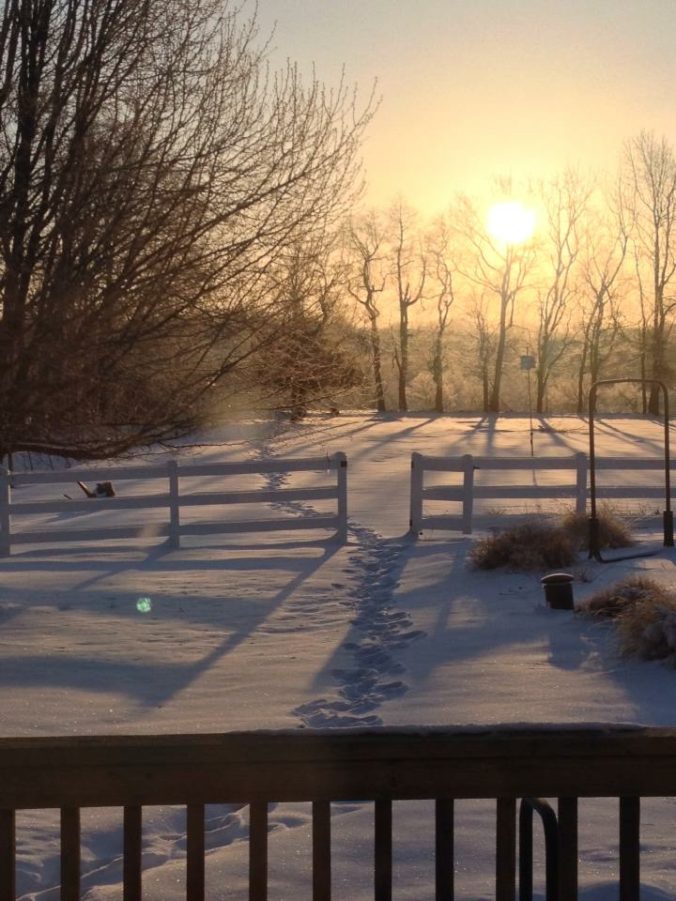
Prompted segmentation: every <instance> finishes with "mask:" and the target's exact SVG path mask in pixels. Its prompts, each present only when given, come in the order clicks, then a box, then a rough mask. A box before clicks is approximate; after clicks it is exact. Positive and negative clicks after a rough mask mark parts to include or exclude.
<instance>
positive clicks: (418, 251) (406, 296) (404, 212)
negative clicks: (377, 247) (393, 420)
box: [390, 199, 427, 412]
mask: <svg viewBox="0 0 676 901" xmlns="http://www.w3.org/2000/svg"><path fill="white" fill-rule="evenodd" d="M390 223H391V234H392V238H391V244H392V270H393V279H394V284H395V292H396V301H397V306H398V309H399V340H398V342H395V345H394V362H395V364H396V367H397V373H398V398H399V403H398V406H399V409H400V410H402V411H404V412H405V411H406V410H408V399H407V394H406V386H407V382H408V377H409V338H410V321H409V317H410V309H411V307H413V306H415V305H416V304H417V303H420V301H421V300H422V298H423V292H424V290H425V280H426V278H427V260H426V257H425V253H424V250H423V246H422V240H421V236H420V234H419V232H418V230H417V227H416V214H415V212H414V210H412V209H411V207H408V206H406V205H405V204H404V202H403V201H402V200H401V199H400V200H398V201H397V202H396V203H395V204H394V205H393V206H392V208H391V209H390Z"/></svg>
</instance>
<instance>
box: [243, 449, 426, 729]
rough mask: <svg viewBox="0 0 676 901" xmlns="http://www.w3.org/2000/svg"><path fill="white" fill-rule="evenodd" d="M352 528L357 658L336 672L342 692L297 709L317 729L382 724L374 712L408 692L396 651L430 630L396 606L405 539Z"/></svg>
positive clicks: (279, 478)
mask: <svg viewBox="0 0 676 901" xmlns="http://www.w3.org/2000/svg"><path fill="white" fill-rule="evenodd" d="M257 456H258V458H259V459H267V460H269V459H272V458H274V456H275V454H274V452H272V449H271V447H270V444H269V443H268V442H267V441H262V442H259V445H258V447H257ZM263 477H264V478H265V481H266V483H267V487H268V488H282V487H284V485H285V484H286V483H287V481H288V476H287V475H286V474H284V473H266V474H265V475H264V476H263ZM272 506H274V507H277V508H278V509H286V510H288V511H289V512H294V513H296V514H300V515H305V516H307V515H312V514H313V513H314V511H313V510H312V508H310V507H308V506H307V505H306V504H303V503H299V502H298V501H290V502H282V503H277V504H273V505H272ZM348 532H349V535H350V537H351V538H353V539H356V541H357V546H356V547H355V548H354V549H353V550H352V552H351V558H350V564H349V566H348V567H347V568H346V570H345V572H346V575H347V576H348V577H349V578H350V581H354V582H355V583H356V584H355V586H354V587H353V588H352V589H351V590H349V591H348V592H347V595H346V598H345V600H343V601H341V602H340V603H341V604H342V605H343V606H345V607H347V608H348V609H349V610H350V611H351V612H352V614H353V616H352V619H351V624H352V626H353V627H354V633H355V634H354V635H353V636H351V637H350V639H349V640H348V641H346V642H345V643H344V645H343V647H344V649H345V650H346V651H348V652H350V654H351V656H352V658H353V663H352V665H350V666H349V667H347V668H344V669H334V670H333V671H332V675H333V677H334V679H335V680H336V684H337V697H333V698H318V699H317V700H316V701H310V702H308V703H306V704H301V705H300V706H299V707H296V708H295V709H294V710H293V711H292V712H293V713H294V714H295V715H296V716H297V717H299V719H300V720H301V722H302V724H303V725H304V726H309V727H310V728H314V729H322V728H324V729H325V728H350V727H354V726H379V725H382V722H383V721H382V719H381V717H380V716H378V714H377V713H376V712H375V711H377V709H378V708H379V707H380V706H381V705H382V704H383V703H384V702H385V701H388V700H390V699H392V698H397V697H400V696H401V695H403V694H405V693H406V692H407V691H408V686H407V684H406V682H405V681H404V679H403V675H404V673H405V669H406V668H405V667H404V665H403V664H402V663H401V662H400V661H399V660H398V659H397V652H399V651H401V650H403V649H404V648H406V647H407V646H408V645H409V644H410V643H411V642H413V641H415V640H416V639H417V638H420V637H421V636H423V635H424V634H425V633H424V632H422V631H419V630H415V629H413V622H412V620H411V618H410V616H409V615H408V613H406V612H405V611H403V610H398V609H396V606H395V603H394V593H395V590H396V588H397V586H398V585H399V579H400V577H401V573H402V570H403V567H404V563H405V559H406V557H405V554H404V551H405V549H406V544H407V541H406V538H399V539H386V538H382V537H381V536H380V535H378V534H377V532H375V531H373V530H372V529H369V528H368V527H366V526H362V525H359V524H356V523H353V522H351V521H350V522H349V525H348ZM333 587H334V588H335V589H336V592H341V593H342V592H343V591H344V590H345V589H346V587H347V586H346V585H344V584H343V583H335V584H334V586H333Z"/></svg>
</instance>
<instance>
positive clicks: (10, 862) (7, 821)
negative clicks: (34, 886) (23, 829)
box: [0, 810, 16, 901]
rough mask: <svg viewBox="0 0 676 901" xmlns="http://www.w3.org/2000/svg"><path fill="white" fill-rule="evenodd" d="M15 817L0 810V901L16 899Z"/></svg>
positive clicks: (12, 812)
mask: <svg viewBox="0 0 676 901" xmlns="http://www.w3.org/2000/svg"><path fill="white" fill-rule="evenodd" d="M15 861H16V815H15V813H14V811H13V810H0V901H14V899H15V897H16V863H15Z"/></svg>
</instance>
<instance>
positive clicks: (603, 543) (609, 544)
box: [562, 505, 634, 550]
mask: <svg viewBox="0 0 676 901" xmlns="http://www.w3.org/2000/svg"><path fill="white" fill-rule="evenodd" d="M596 519H597V521H598V529H599V546H600V547H601V548H618V547H631V545H632V544H634V539H633V537H632V534H631V529H630V528H629V525H628V524H627V523H626V521H625V520H623V519H621V518H620V517H619V516H618V514H617V513H616V512H615V511H614V510H613V509H612V508H610V507H608V506H607V505H602V506H601V507H600V508H599V509H598V510H597V513H596ZM562 526H563V528H564V529H565V530H566V532H568V534H569V535H570V536H571V539H572V540H573V541H574V542H575V546H576V547H577V548H578V550H587V549H588V548H589V517H588V516H586V515H585V514H584V513H575V512H574V511H571V512H570V513H566V514H565V515H564V517H563V522H562Z"/></svg>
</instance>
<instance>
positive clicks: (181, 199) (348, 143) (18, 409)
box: [0, 0, 371, 457]
mask: <svg viewBox="0 0 676 901" xmlns="http://www.w3.org/2000/svg"><path fill="white" fill-rule="evenodd" d="M370 113H371V109H370V107H369V106H368V104H367V109H365V110H364V111H361V112H360V111H358V110H357V109H356V108H355V105H354V97H353V95H352V94H351V93H350V92H349V91H347V90H346V88H345V87H344V86H343V85H339V86H338V88H337V90H336V91H334V92H328V91H326V90H325V89H324V88H323V87H322V85H321V84H320V83H318V82H317V81H311V82H310V83H309V84H303V82H302V80H301V78H300V76H299V73H298V71H297V70H296V69H295V68H294V67H293V66H291V65H289V66H288V67H287V68H286V70H284V71H282V72H280V73H279V74H277V75H273V74H267V68H266V59H265V47H264V45H263V47H262V48H261V45H260V42H259V39H258V36H257V33H256V26H255V22H253V21H243V20H242V18H241V14H240V12H239V10H238V9H236V8H235V7H231V6H230V5H229V4H228V2H227V0H226V2H225V3H222V2H221V0H162V2H161V3H160V0H6V2H5V4H4V6H3V11H2V14H1V19H0V296H1V299H2V316H1V319H0V411H1V412H0V453H6V452H8V451H11V450H12V449H15V450H16V449H20V448H26V449H40V450H51V451H57V452H61V453H66V454H70V455H75V456H80V457H87V456H89V457H95V456H101V455H107V454H110V453H114V452H118V451H120V450H122V449H125V448H126V447H129V446H131V445H133V444H135V443H138V442H139V441H149V440H152V439H157V438H166V437H167V436H170V435H174V434H177V433H180V432H182V431H185V430H187V429H189V428H191V427H192V426H193V424H194V422H195V418H196V416H198V415H199V413H200V411H201V410H203V408H204V406H205V402H208V398H209V388H210V386H213V385H214V384H215V383H216V382H217V381H218V380H219V379H221V378H222V377H223V376H224V374H225V373H228V372H230V371H231V370H232V368H233V367H234V366H236V365H237V364H238V362H239V361H240V360H242V359H243V358H246V357H247V356H248V355H249V354H250V353H251V352H252V350H253V348H254V347H255V344H256V340H257V339H256V335H257V330H258V329H259V327H260V322H261V316H260V315H259V313H260V309H258V310H256V309H252V307H256V306H258V307H259V308H260V306H262V305H263V304H264V303H265V302H266V299H265V296H264V294H263V293H262V291H261V288H262V286H263V285H264V279H262V278H261V273H262V272H264V271H265V269H266V267H268V266H269V265H271V264H272V262H274V260H275V258H276V257H277V256H278V255H279V253H280V250H281V249H283V248H284V247H285V246H287V245H288V244H289V243H290V242H293V241H294V240H295V239H296V237H297V235H298V234H299V233H301V232H304V233H307V232H308V231H312V230H313V228H315V226H316V227H317V228H320V229H321V228H324V227H325V223H326V222H327V220H330V219H332V218H333V217H334V216H337V215H338V214H342V212H343V209H344V207H345V204H346V203H347V202H349V199H350V191H351V187H352V185H353V184H354V176H355V172H356V153H357V147H358V142H359V138H360V136H361V134H362V131H363V129H364V127H365V125H366V122H367V120H368V118H369V116H370ZM273 313H274V310H273V309H271V310H270V315H272V314H273Z"/></svg>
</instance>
